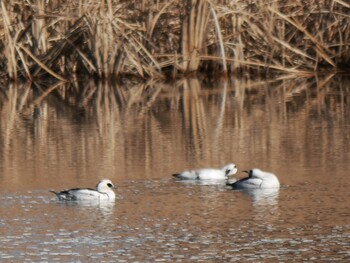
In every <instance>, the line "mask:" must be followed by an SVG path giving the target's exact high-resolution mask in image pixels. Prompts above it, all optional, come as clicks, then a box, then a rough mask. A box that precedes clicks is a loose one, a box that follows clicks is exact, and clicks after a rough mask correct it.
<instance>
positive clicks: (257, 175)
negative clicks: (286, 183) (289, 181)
mask: <svg viewBox="0 0 350 263" xmlns="http://www.w3.org/2000/svg"><path fill="white" fill-rule="evenodd" d="M244 172H246V173H248V177H246V178H243V179H241V180H238V181H236V182H234V183H228V184H227V185H229V186H231V187H232V188H234V189H267V188H279V187H280V182H279V181H278V179H277V177H276V175H274V174H273V173H269V172H264V171H262V170H260V169H252V170H249V171H244Z"/></svg>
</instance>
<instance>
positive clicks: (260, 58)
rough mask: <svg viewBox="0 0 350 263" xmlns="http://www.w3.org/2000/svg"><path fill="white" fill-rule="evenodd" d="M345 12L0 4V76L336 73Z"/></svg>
mask: <svg viewBox="0 0 350 263" xmlns="http://www.w3.org/2000/svg"><path fill="white" fill-rule="evenodd" d="M349 8H350V7H349V4H347V3H346V2H345V1H333V2H329V1H325V0H322V1H317V0H313V1H308V2H303V1H301V2H300V1H299V2H286V1H284V0H277V1H270V2H269V1H261V0H260V1H255V2H254V3H250V4H248V3H247V1H234V2H232V1H226V0H225V1H208V0H173V1H157V3H154V2H152V1H149V0H144V1H141V2H140V3H136V2H120V1H112V0H109V1H97V0H92V1H89V2H88V3H85V2H80V3H79V4H78V5H77V4H76V3H75V1H72V0H67V1H64V2H62V1H57V0H53V1H49V2H47V1H43V0H40V1H36V2H35V3H32V2H30V1H16V0H13V1H2V2H1V14H2V17H1V23H0V43H1V45H0V57H1V59H2V62H1V63H0V71H2V72H3V73H6V74H7V75H8V77H10V78H13V79H16V78H18V77H19V76H25V77H27V78H29V79H35V78H41V77H43V74H45V75H47V74H48V75H50V76H52V77H54V78H57V79H60V80H67V79H69V75H70V74H73V73H76V74H88V75H92V76H95V77H98V78H111V77H112V76H115V77H118V76H120V75H130V74H131V75H136V76H139V77H142V78H150V77H153V78H163V77H164V76H167V75H168V73H169V72H173V73H189V72H197V71H204V72H211V71H212V70H213V69H220V70H222V71H230V70H231V71H235V70H236V69H247V68H255V69H263V72H266V71H270V70H272V71H283V72H294V73H298V72H299V73H304V72H305V71H306V72H310V71H315V70H320V69H323V68H327V69H346V65H348V63H349V60H350V55H349V54H350V44H349V42H350V40H349V34H348V32H349V31H350V22H349V20H350V18H349V16H348V12H349Z"/></svg>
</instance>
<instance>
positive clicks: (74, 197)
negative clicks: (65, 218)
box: [50, 179, 115, 201]
mask: <svg viewBox="0 0 350 263" xmlns="http://www.w3.org/2000/svg"><path fill="white" fill-rule="evenodd" d="M113 188H115V186H114V185H113V183H112V181H111V180H109V179H103V180H101V181H100V182H99V183H98V184H97V185H96V188H95V189H92V188H73V189H69V190H63V191H61V192H55V191H50V192H51V193H54V194H55V195H56V196H57V198H58V200H59V201H85V200H90V201H91V200H108V201H114V200H115V193H114V191H113Z"/></svg>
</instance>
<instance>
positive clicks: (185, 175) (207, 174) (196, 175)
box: [173, 163, 237, 180]
mask: <svg viewBox="0 0 350 263" xmlns="http://www.w3.org/2000/svg"><path fill="white" fill-rule="evenodd" d="M235 173H237V167H236V165H235V164H233V163H230V164H228V165H226V166H224V167H223V168H222V169H214V168H202V169H197V170H187V171H183V172H182V173H179V174H173V176H175V177H176V178H178V179H185V180H226V179H227V178H228V177H229V176H231V175H234V174H235Z"/></svg>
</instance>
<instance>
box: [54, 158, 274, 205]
mask: <svg viewBox="0 0 350 263" xmlns="http://www.w3.org/2000/svg"><path fill="white" fill-rule="evenodd" d="M244 172H246V173H248V177H246V178H243V179H240V180H237V181H236V182H234V183H227V185H228V186H231V187H232V188H233V189H266V188H279V187H280V183H279V181H278V179H277V177H276V176H275V175H274V174H272V173H268V172H264V171H262V170H260V169H252V170H249V171H244ZM236 173H237V167H236V165H235V164H233V163H230V164H228V165H225V166H224V167H223V168H222V169H213V168H203V169H198V170H187V171H183V172H182V173H179V174H173V176H175V177H176V178H178V179H181V180H227V179H228V178H229V176H231V175H234V174H236ZM113 188H115V187H114V185H113V183H112V182H111V180H108V179H103V180H101V181H100V182H99V183H98V184H97V186H96V189H91V188H74V189H69V190H64V191H61V192H55V191H51V192H52V193H54V194H56V196H57V197H58V199H59V200H60V201H80V200H110V201H114V200H115V193H114V191H113Z"/></svg>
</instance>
